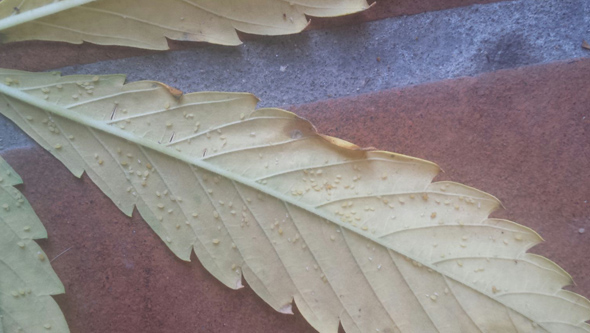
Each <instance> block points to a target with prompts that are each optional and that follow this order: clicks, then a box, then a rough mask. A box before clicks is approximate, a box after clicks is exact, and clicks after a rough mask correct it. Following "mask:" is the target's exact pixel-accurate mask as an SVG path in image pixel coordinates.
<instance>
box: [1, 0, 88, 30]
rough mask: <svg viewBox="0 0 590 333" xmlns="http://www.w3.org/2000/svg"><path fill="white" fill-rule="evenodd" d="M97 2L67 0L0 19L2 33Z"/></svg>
mask: <svg viewBox="0 0 590 333" xmlns="http://www.w3.org/2000/svg"><path fill="white" fill-rule="evenodd" d="M93 1H96V0H65V1H58V2H54V3H52V4H49V5H45V6H42V7H38V8H35V9H31V10H27V11H25V12H22V13H20V14H16V15H11V16H8V17H5V18H3V19H0V31H2V30H6V29H8V28H12V27H15V26H17V25H20V24H23V23H27V22H30V21H33V20H36V19H38V18H42V17H45V16H49V15H53V14H56V13H59V12H62V11H64V10H67V9H70V8H74V7H78V6H82V5H84V4H87V3H90V2H93Z"/></svg>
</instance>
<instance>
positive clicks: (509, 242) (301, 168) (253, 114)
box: [0, 72, 590, 332]
mask: <svg viewBox="0 0 590 333" xmlns="http://www.w3.org/2000/svg"><path fill="white" fill-rule="evenodd" d="M7 75H12V76H15V73H14V72H11V73H9V74H7ZM23 78H27V77H26V76H22V77H19V79H18V81H19V82H20V83H19V84H22V85H23V86H24V88H23V89H28V90H26V93H25V92H22V91H19V90H15V89H12V88H8V89H6V88H3V87H1V86H0V89H2V91H3V92H4V94H5V95H4V96H5V98H8V99H15V100H20V101H21V102H23V103H25V102H26V103H28V104H29V106H36V107H40V108H41V110H40V111H39V110H38V111H36V112H40V113H38V114H34V118H35V119H39V117H40V115H41V116H43V115H44V113H45V112H51V113H52V115H53V116H54V117H55V119H54V122H56V124H58V125H59V124H62V122H63V124H62V125H60V126H58V127H59V129H60V130H64V129H67V130H71V129H75V128H80V127H81V128H85V127H88V128H91V131H96V132H97V133H95V137H100V140H102V141H103V142H104V143H101V144H99V145H97V144H96V139H92V138H91V140H90V141H91V142H94V143H88V142H87V140H86V139H82V134H81V133H82V132H80V133H78V132H76V135H75V136H76V138H75V140H69V141H68V140H67V135H68V134H69V133H68V134H59V133H58V134H55V133H54V132H51V131H49V132H48V133H46V135H45V137H48V138H52V140H53V141H52V142H51V144H53V142H57V140H60V141H59V142H60V143H59V144H61V145H62V147H61V148H60V149H55V148H52V146H51V145H49V149H50V150H51V151H52V153H54V154H55V155H57V156H58V157H60V156H61V159H62V160H64V161H65V163H66V165H68V164H70V165H69V166H68V167H70V168H72V169H74V170H79V169H83V170H86V171H87V172H89V176H90V177H91V178H92V179H93V180H95V178H96V179H98V180H95V182H97V185H98V186H99V187H101V189H103V190H105V191H106V192H107V193H108V186H107V185H106V184H104V183H101V182H105V181H111V182H114V183H118V184H119V183H120V184H125V185H124V186H128V185H129V186H130V187H131V189H129V188H128V189H127V191H125V190H124V189H122V186H123V185H117V186H114V187H113V189H114V190H112V191H111V192H112V193H111V195H112V196H111V198H112V199H113V201H114V202H115V203H117V204H118V205H119V206H120V207H122V209H124V210H125V211H126V212H130V208H132V207H133V206H134V205H136V206H137V207H138V210H139V211H140V213H141V215H142V216H143V217H144V219H145V220H146V221H147V222H148V223H149V224H150V225H151V226H152V227H153V228H154V230H155V231H156V232H157V233H158V235H159V236H160V237H161V238H162V239H163V241H164V242H165V243H166V244H167V245H168V246H169V247H170V248H171V250H173V251H174V252H175V253H176V254H177V255H178V256H179V257H181V258H183V259H185V258H188V256H189V255H190V247H191V246H192V247H193V248H194V249H195V251H197V256H198V257H199V259H200V260H201V261H202V262H204V264H205V266H206V267H207V269H208V270H210V271H211V272H212V274H213V275H215V276H216V277H217V278H218V279H219V280H220V281H222V282H223V283H224V284H226V285H228V286H229V287H231V288H239V287H240V286H241V283H240V281H241V278H240V275H241V274H243V275H244V277H245V278H246V280H247V281H248V282H249V283H250V285H251V286H252V287H253V289H254V290H255V291H256V292H257V294H259V295H260V296H261V297H262V298H263V299H264V300H265V301H266V302H267V303H268V304H270V305H271V306H272V307H273V308H274V309H276V310H277V311H281V312H288V311H289V304H290V303H291V300H292V299H293V300H295V302H296V303H297V305H298V307H299V308H300V309H302V310H301V312H302V313H303V314H304V316H305V317H306V318H307V319H308V321H310V323H311V324H312V325H313V326H314V327H315V328H316V329H318V330H320V331H326V332H332V331H336V330H337V324H338V320H340V321H341V322H342V324H343V326H344V327H345V329H346V330H347V331H351V332H352V331H374V330H375V329H376V328H379V329H391V330H394V331H396V330H401V331H406V330H421V331H457V330H461V329H464V330H469V331H471V330H475V329H480V330H482V331H486V330H499V329H501V330H506V331H515V330H517V331H519V330H520V331H522V330H525V331H526V330H534V329H536V328H535V326H534V325H537V322H538V324H539V325H541V326H537V328H538V329H541V328H542V327H545V328H547V327H549V326H551V325H554V326H555V325H561V324H560V323H559V322H560V321H559V320H561V321H564V318H566V319H567V320H565V321H564V322H569V324H571V325H574V326H575V327H577V328H579V329H587V325H585V324H584V323H583V322H580V321H579V320H580V318H582V317H583V316H585V315H586V316H587V314H588V309H589V308H590V307H589V304H588V301H587V300H586V299H584V298H582V297H581V296H571V295H570V294H567V293H562V292H559V290H560V288H561V287H562V286H563V285H566V284H568V283H571V278H570V277H569V275H567V274H566V273H564V272H563V271H562V270H561V269H559V268H558V267H557V266H556V265H554V264H553V263H552V262H550V261H548V260H546V259H539V258H538V257H535V256H532V255H528V254H525V252H526V250H528V248H530V247H531V246H533V245H534V244H536V243H538V242H540V241H541V239H540V237H539V236H538V235H537V234H535V233H534V232H532V231H531V230H530V229H527V228H525V227H521V226H518V225H516V224H514V223H512V222H508V221H501V220H494V219H489V218H488V215H489V213H490V212H491V211H493V210H494V209H496V208H497V207H499V202H498V201H497V199H495V198H494V197H492V196H490V195H488V194H485V193H483V192H480V191H477V190H475V189H472V188H469V187H466V186H463V185H460V184H456V183H451V182H437V183H431V181H432V178H433V177H434V176H435V175H436V173H437V172H438V167H437V166H436V165H434V164H432V163H429V162H426V161H421V160H418V159H414V158H410V157H405V156H401V155H397V154H393V153H387V152H379V151H365V150H360V149H358V148H355V147H354V146H353V145H350V144H348V143H344V142H339V141H335V140H326V138H324V137H322V136H320V135H318V134H317V133H316V132H315V129H314V128H313V126H311V125H310V124H309V123H307V122H306V121H304V120H302V119H299V118H297V117H296V116H295V115H293V114H291V113H288V112H286V111H281V110H278V109H260V110H256V111H254V110H253V105H254V104H255V102H256V100H255V98H254V97H252V96H251V95H245V94H224V93H209V94H207V93H201V94H188V95H182V96H180V97H178V96H177V95H173V94H171V93H170V90H169V89H168V88H167V87H166V86H164V85H161V84H157V83H154V82H139V83H131V84H127V85H123V82H122V80H121V78H120V77H118V78H117V79H113V78H112V77H106V78H105V80H104V81H101V80H102V79H100V78H99V79H98V80H96V81H95V80H94V77H89V76H88V77H85V78H84V77H77V79H76V80H79V82H76V83H64V84H63V87H62V88H61V89H63V92H59V91H58V90H60V89H59V88H55V89H53V90H52V91H51V92H47V91H46V92H43V91H42V89H44V88H45V86H44V85H46V84H47V83H48V82H49V83H51V82H54V84H56V83H55V82H62V81H63V82H73V81H75V80H72V79H70V78H67V77H65V78H60V77H58V76H56V75H52V74H39V75H38V76H36V77H35V78H30V80H24V79H23ZM68 80H69V81H68ZM27 81H30V82H27ZM33 81H34V82H33ZM41 81H42V82H41ZM84 82H93V83H90V84H91V85H92V87H93V88H92V89H93V93H92V94H89V93H81V94H79V95H78V96H77V97H76V98H73V97H72V99H70V98H69V93H70V92H71V91H72V90H68V89H70V88H72V87H70V86H73V88H75V89H78V90H79V89H81V87H86V88H88V85H86V86H85V85H84ZM40 83H42V84H40ZM66 85H67V86H66ZM102 85H104V87H102ZM26 87H29V88H26ZM30 87H34V88H30ZM40 87H42V88H40ZM86 88H84V89H86ZM101 89H102V90H101ZM78 90H75V91H78ZM66 91H67V92H66ZM117 91H119V92H121V94H119V93H116V92H117ZM54 93H55V95H53V94H54ZM123 93H124V94H123ZM6 96H9V97H6ZM38 96H39V97H41V98H39V97H38ZM45 96H47V100H49V101H52V103H48V102H45V100H44V99H45ZM105 96H106V97H105ZM211 101H216V102H213V103H211ZM29 108H30V107H29ZM68 108H69V109H68ZM123 110H126V111H125V112H124V111H123ZM220 110H223V112H221V111H220ZM155 111H158V112H155ZM2 112H3V113H5V114H6V113H9V112H11V110H4V109H3V110H2ZM24 112H25V114H26V112H33V111H32V110H25V111H24ZM31 115H32V114H31ZM9 117H10V115H9ZM57 117H66V118H68V119H67V120H65V119H61V118H60V119H58V118H57ZM11 118H15V119H17V121H19V118H18V117H15V116H14V115H12V117H11ZM20 119H21V120H20V121H21V122H22V119H23V117H20ZM34 121H35V120H33V122H34ZM197 123H199V124H198V125H197ZM25 127H26V126H25ZM41 127H44V126H41ZM49 127H51V126H49ZM204 128H208V129H204ZM84 131H86V129H84ZM98 132H101V133H98ZM50 133H51V134H50ZM79 135H80V137H79ZM125 140H127V141H128V143H126V142H125ZM334 142H336V144H338V145H336V144H335V143H334ZM66 145H80V147H82V146H85V147H86V148H85V149H82V150H83V151H86V152H87V153H86V156H81V157H79V158H78V157H72V156H70V157H68V158H65V157H64V156H63V155H64V154H66V152H64V151H66V150H68V149H69V147H68V146H66ZM88 147H90V148H88ZM98 148H100V149H103V150H101V151H98ZM120 148H122V150H120ZM93 153H94V154H93ZM78 155H82V154H78ZM108 156H111V157H112V158H110V159H109V160H107V157H108ZM102 159H104V161H103V163H100V160H102ZM72 160H74V162H72ZM136 160H137V162H136ZM244 161H248V166H249V167H244V166H245V164H244ZM124 163H125V164H124ZM148 163H149V165H150V166H151V167H147V164H148ZM130 164H133V170H132V171H131V170H129V168H130V166H129V165H130ZM72 165H76V167H72ZM103 169H106V170H107V171H108V172H105V171H104V170H103ZM101 170H102V171H101ZM138 172H139V173H138ZM145 172H147V174H148V175H149V179H148V178H147V177H148V176H144V175H145ZM152 177H154V178H152ZM144 178H145V179H144ZM152 181H153V182H152ZM143 182H145V183H146V184H145V185H144V184H143ZM187 183H190V184H195V186H194V187H188V186H186V184H187ZM176 192H178V193H176ZM158 193H159V194H158ZM180 198H182V199H180ZM179 211H180V212H181V214H177V212H179ZM353 211H354V213H353ZM195 213H196V214H197V216H196V218H194V219H193V218H192V217H194V216H192V215H193V214H195ZM186 218H188V220H190V221H185V220H187V219H186ZM185 222H189V223H188V224H185ZM185 225H186V226H185ZM410 226H411V227H412V228H410ZM185 228H191V229H192V232H191V230H189V231H185V230H186V229H185ZM412 235H414V236H412ZM402 236H403V237H402ZM435 242H436V243H435ZM465 254H467V255H465ZM443 255H444V256H443ZM494 256H498V259H496V258H495V257H494ZM503 258H506V260H503ZM442 259H444V260H442ZM508 261H510V262H511V261H516V262H517V263H520V264H521V265H520V266H518V267H519V269H521V270H522V271H519V270H516V269H513V268H511V267H512V266H511V265H506V262H508ZM316 267H317V268H316ZM521 267H522V268H521ZM507 270H511V272H512V273H511V274H512V275H510V276H509V277H504V276H503V275H502V274H498V272H504V271H507ZM385 272H387V273H385ZM532 272H534V273H532ZM529 275H530V276H531V277H529ZM384 276H387V278H388V279H395V280H396V281H398V282H397V283H396V284H388V283H384V280H383V279H384ZM518 276H527V279H526V280H522V281H523V283H520V284H519V283H518V280H517V279H516V278H517V277H518ZM409 277H411V278H409ZM548 282H550V283H548ZM400 286H403V288H400ZM529 287H530V288H532V289H531V290H537V291H539V290H545V291H546V294H551V295H553V294H554V295H556V296H555V297H553V298H555V299H554V300H552V301H550V302H548V301H547V300H545V301H543V302H539V303H541V304H547V306H548V307H551V306H553V307H558V308H561V309H571V310H572V313H570V314H567V313H566V314H560V316H564V317H562V318H560V319H559V320H555V321H553V324H551V323H549V324H547V323H546V318H547V317H548V313H549V312H551V311H545V310H543V309H533V310H526V309H525V308H526V306H525V305H526V304H528V303H530V298H529V300H528V301H526V300H525V301H522V299H525V298H526V297H519V298H517V301H516V302H515V301H514V300H511V299H510V297H508V295H510V294H509V293H510V292H513V291H515V290H517V291H519V292H521V294H522V292H528V291H529V290H528V289H527V288H529ZM565 295H567V296H565ZM564 297H567V298H566V299H567V300H568V302H569V303H564V302H562V301H560V299H562V300H563V299H564ZM398 300H404V302H402V304H404V305H407V304H412V305H411V306H409V307H408V308H404V307H403V306H400V302H399V301H398ZM396 301H397V302H396ZM556 304H557V305H556ZM523 309H524V310H523ZM363 310H364V312H363ZM367 311H368V312H367ZM456 317H459V318H462V319H461V320H460V321H459V322H455V321H454V318H456ZM527 317H528V318H527ZM450 319H453V320H450ZM531 319H532V321H531ZM378 325H381V326H378ZM574 326H572V327H574ZM572 330H573V328H572Z"/></svg>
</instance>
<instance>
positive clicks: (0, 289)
mask: <svg viewBox="0 0 590 333" xmlns="http://www.w3.org/2000/svg"><path fill="white" fill-rule="evenodd" d="M21 183H22V180H21V179H20V177H19V176H18V175H17V174H16V173H15V172H14V170H13V169H12V168H11V167H10V166H9V165H8V163H6V161H4V159H2V157H0V206H1V207H0V332H2V331H3V330H4V331H6V332H17V331H25V332H46V331H47V330H48V329H51V328H53V329H54V330H57V331H60V332H69V329H68V325H67V323H66V321H65V318H64V316H63V314H62V312H61V310H60V309H59V306H58V305H57V303H56V302H55V301H54V300H53V298H52V297H51V295H56V294H63V293H64V286H63V284H62V283H61V281H60V280H59V278H58V277H57V275H56V274H55V272H54V271H53V269H52V268H51V265H50V263H49V260H48V259H47V256H46V254H45V253H44V252H43V250H42V249H41V248H40V247H39V245H37V243H36V242H35V241H34V240H35V239H40V238H47V232H46V231H45V228H44V227H43V224H42V223H41V221H40V220H39V218H38V217H37V215H36V214H35V212H34V211H33V209H32V207H31V206H30V205H29V203H28V201H26V199H25V198H24V197H23V196H22V194H21V193H20V192H19V191H18V190H16V189H15V188H14V187H13V186H14V185H17V184H21Z"/></svg>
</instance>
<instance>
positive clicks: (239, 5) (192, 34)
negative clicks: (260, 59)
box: [0, 0, 369, 50]
mask: <svg viewBox="0 0 590 333" xmlns="http://www.w3.org/2000/svg"><path fill="white" fill-rule="evenodd" d="M368 7H369V6H368V4H367V2H366V0H299V1H286V0H225V1H219V0H213V1H212V0H186V1H181V0H166V1H163V0H124V1H120V0H101V1H95V0H62V1H52V0H26V1H23V0H4V1H1V2H0V31H1V35H2V36H3V38H2V39H3V40H2V41H3V42H5V43H6V42H14V41H22V40H34V39H38V40H51V41H63V42H69V43H76V44H80V43H82V42H83V41H86V42H91V43H95V44H102V45H124V46H133V47H140V48H146V49H156V50H165V49H168V43H167V42H166V38H170V39H175V40H183V41H203V42H209V43H215V44H223V45H238V44H240V39H239V38H238V35H237V33H236V30H239V31H243V32H246V33H251V34H258V35H285V34H293V33H298V32H300V31H301V30H303V29H304V28H305V27H306V26H307V24H308V21H307V19H306V18H305V15H306V14H307V15H311V16H324V17H327V16H338V15H345V14H350V13H354V12H358V11H362V10H364V9H366V8H368Z"/></svg>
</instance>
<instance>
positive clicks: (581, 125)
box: [2, 59, 590, 333]
mask: <svg viewBox="0 0 590 333" xmlns="http://www.w3.org/2000/svg"><path fill="white" fill-rule="evenodd" d="M589 72H590V59H585V60H580V61H571V62H567V63H565V62H564V63H556V64H549V65H542V66H535V67H526V68H520V69H516V70H502V71H498V72H495V73H491V74H485V75H482V76H479V77H476V78H462V79H456V80H447V81H441V82H437V83H432V84H424V85H419V86H413V87H407V88H403V89H396V90H389V91H383V92H380V93H376V94H370V95H362V96H358V97H355V98H345V99H335V100H328V101H323V102H320V103H315V104H309V105H302V106H298V107H293V108H291V110H293V111H295V112H297V113H298V114H300V115H301V116H304V117H306V118H308V119H310V120H312V121H313V123H314V124H315V125H316V126H317V127H318V128H319V130H320V131H321V132H323V133H326V134H329V135H333V136H337V137H340V138H343V139H346V140H349V141H352V142H355V143H357V144H359V145H361V146H374V147H377V148H379V149H385V150H390V151H396V152H399V153H404V154H408V155H413V156H417V157H421V158H425V159H429V160H431V161H434V162H436V163H438V164H439V165H440V166H441V167H442V168H443V169H444V170H445V171H446V172H445V173H443V174H441V175H440V176H439V177H438V179H440V180H442V179H445V180H447V179H448V180H454V181H457V182H461V183H465V184H467V185H470V186H474V187H476V188H479V189H481V190H484V191H487V192H489V193H491V194H493V195H495V196H497V197H498V198H499V199H500V200H502V201H503V203H504V205H505V207H506V210H502V211H499V212H497V213H494V216H496V217H505V218H508V219H511V220H513V221H516V222H518V223H521V224H524V225H526V226H529V227H531V228H533V229H534V230H536V231H537V232H539V233H540V234H541V236H543V237H544V238H545V239H546V240H547V242H546V243H544V244H541V245H539V246H537V247H535V248H534V249H533V252H535V253H540V254H543V255H545V256H547V257H549V258H550V259H552V260H554V261H556V262H557V263H558V264H559V265H561V266H562V267H563V268H564V269H566V270H567V271H568V272H569V273H570V274H571V275H572V276H573V278H574V280H575V281H576V282H577V286H576V287H573V288H569V289H571V290H574V291H575V292H578V293H580V294H582V295H584V296H586V297H588V296H590V261H589V260H588V257H587V256H588V253H590V203H589V201H590V187H589V186H588V184H590V168H589V167H588V166H589V165H590V88H589V85H588V74H587V73H589ZM2 156H4V157H5V158H6V159H7V160H8V162H10V163H11V164H12V165H13V166H14V168H15V170H16V171H17V172H18V173H19V174H20V175H21V176H22V177H23V179H24V182H25V185H24V186H23V187H21V189H22V190H23V193H24V194H25V195H26V197H27V198H28V199H29V201H31V204H32V205H33V207H34V208H35V210H36V211H37V213H38V215H39V216H40V217H41V219H42V221H43V222H44V224H45V225H46V227H47V230H48V233H49V240H47V241H41V242H39V243H40V245H41V246H42V247H43V248H44V250H46V252H47V254H48V256H49V258H55V257H56V256H57V255H58V254H60V253H61V252H62V251H64V250H66V249H70V250H69V251H68V252H65V253H64V254H62V255H61V256H60V257H58V258H57V259H55V260H54V261H53V262H52V265H53V267H54V268H55V271H56V272H57V273H58V275H59V276H60V278H61V279H62V280H63V282H64V285H65V287H66V294H65V295H61V296H59V297H57V300H58V302H59V304H60V306H61V307H62V309H63V310H64V312H65V314H66V319H67V320H68V322H69V323H70V325H71V328H72V332H73V333H78V332H79V333H88V332H89V333H93V332H118V333H119V332H120V333H134V332H146V333H151V332H153V333H156V332H313V330H312V329H311V328H310V327H309V326H308V325H307V324H306V323H305V321H304V320H303V318H302V317H301V316H300V315H295V316H287V315H282V314H279V313H275V312H274V311H273V310H272V309H270V307H269V306H267V305H266V304H264V303H263V302H262V301H261V300H260V299H259V298H258V297H257V296H256V295H255V294H254V293H253V292H252V291H251V290H250V289H249V288H248V287H246V288H244V289H242V290H240V291H232V290H229V289H228V288H226V287H224V286H223V285H221V283H219V282H217V281H216V280H215V279H214V278H213V277H211V276H210V275H209V274H208V273H207V272H206V271H205V269H204V268H203V267H202V266H201V265H200V264H199V263H198V261H197V260H196V258H192V260H193V262H191V263H186V262H182V261H180V260H179V259H177V258H175V256H174V255H173V254H172V253H171V252H170V251H168V250H167V248H166V246H165V245H164V244H163V243H162V241H161V240H159V239H158V238H157V237H156V236H155V234H154V233H153V232H151V230H150V229H149V227H148V226H147V225H146V224H145V223H144V222H143V221H142V220H141V218H140V217H138V216H137V214H135V216H134V217H133V218H132V219H129V218H127V217H125V216H124V215H123V214H122V213H120V212H119V211H118V210H117V208H116V207H115V206H114V205H113V204H112V203H111V202H110V201H109V199H107V198H106V197H105V196H104V195H103V194H102V193H101V192H100V190H98V189H97V188H96V186H94V185H93V184H92V183H91V181H90V180H89V179H88V178H87V177H85V176H84V177H83V178H82V179H81V180H79V179H75V178H74V177H73V176H72V175H71V174H70V173H69V172H68V171H67V170H66V169H65V168H64V167H63V166H62V165H61V164H59V162H57V161H56V160H55V159H53V158H52V157H51V156H49V155H48V153H45V152H43V151H41V150H40V149H38V148H37V149H21V150H12V151H7V152H3V153H2ZM580 228H585V229H586V230H588V231H586V232H585V233H580V232H579V229H580Z"/></svg>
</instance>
